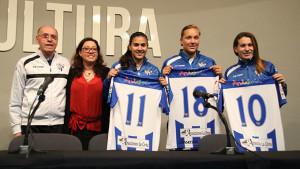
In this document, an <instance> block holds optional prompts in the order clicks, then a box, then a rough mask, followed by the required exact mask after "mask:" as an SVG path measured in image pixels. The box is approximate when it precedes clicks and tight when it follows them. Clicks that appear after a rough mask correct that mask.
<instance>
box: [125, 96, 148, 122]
mask: <svg viewBox="0 0 300 169" xmlns="http://www.w3.org/2000/svg"><path fill="white" fill-rule="evenodd" d="M133 97H134V94H133V93H131V94H129V95H128V107H127V117H126V123H125V124H126V125H131V118H132V105H133ZM145 100H146V95H143V96H141V97H140V112H139V121H138V124H137V126H143V119H144V109H145Z"/></svg>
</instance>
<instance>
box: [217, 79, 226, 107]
mask: <svg viewBox="0 0 300 169" xmlns="http://www.w3.org/2000/svg"><path fill="white" fill-rule="evenodd" d="M223 85H224V84H221V89H220V90H219V99H218V103H217V107H218V109H219V110H220V111H221V112H223V111H224V99H223Z"/></svg>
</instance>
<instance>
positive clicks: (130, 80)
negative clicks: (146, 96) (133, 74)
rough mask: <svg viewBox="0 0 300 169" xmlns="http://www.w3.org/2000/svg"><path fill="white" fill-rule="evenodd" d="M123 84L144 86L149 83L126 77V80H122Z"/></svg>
mask: <svg viewBox="0 0 300 169" xmlns="http://www.w3.org/2000/svg"><path fill="white" fill-rule="evenodd" d="M124 83H129V84H137V85H144V86H145V85H149V83H147V82H145V81H141V80H135V78H130V77H128V76H126V78H125V79H124Z"/></svg>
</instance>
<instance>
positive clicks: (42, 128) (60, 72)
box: [9, 26, 70, 137]
mask: <svg viewBox="0 0 300 169" xmlns="http://www.w3.org/2000/svg"><path fill="white" fill-rule="evenodd" d="M57 41H58V33H57V31H56V29H54V28H53V27H51V26H42V27H40V28H39V30H38V34H37V36H36V42H37V43H38V44H39V49H38V50H37V51H36V52H35V53H33V54H31V55H29V56H26V57H23V58H22V59H20V60H19V62H18V63H17V66H16V69H15V73H14V78H13V83H12V89H11V97H10V102H9V112H10V117H11V126H12V130H13V134H14V137H17V136H20V135H21V134H22V133H23V134H24V132H25V129H26V125H27V120H28V114H29V111H30V112H31V113H32V111H33V109H34V107H35V105H36V104H37V102H38V100H37V101H36V102H35V104H34V105H33V106H32V104H33V102H34V100H35V98H36V97H37V92H38V89H39V87H40V86H41V84H43V83H44V81H45V78H46V77H52V78H53V81H52V82H51V83H50V84H49V85H48V87H47V88H46V90H44V95H45V100H44V101H43V102H42V103H41V104H40V106H39V107H38V109H37V111H36V113H35V115H34V118H33V120H32V123H31V125H32V127H31V130H32V132H36V133H61V132H62V131H63V123H64V114H65V99H66V96H65V93H66V90H65V86H66V83H67V74H68V71H69V68H70V63H69V60H68V59H66V58H64V57H62V56H60V55H58V53H57V52H55V49H56V46H57ZM31 106H32V109H31ZM30 109H31V110H30Z"/></svg>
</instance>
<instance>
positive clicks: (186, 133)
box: [180, 128, 211, 137]
mask: <svg viewBox="0 0 300 169" xmlns="http://www.w3.org/2000/svg"><path fill="white" fill-rule="evenodd" d="M210 134H211V129H210V128H183V129H180V137H203V136H206V135H210Z"/></svg>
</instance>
